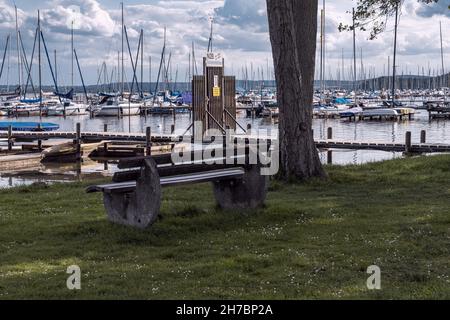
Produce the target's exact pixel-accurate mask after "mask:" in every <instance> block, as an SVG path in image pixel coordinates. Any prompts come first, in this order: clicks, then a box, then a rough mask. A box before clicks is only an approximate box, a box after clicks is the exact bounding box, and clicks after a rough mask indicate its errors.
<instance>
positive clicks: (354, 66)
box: [353, 8, 357, 104]
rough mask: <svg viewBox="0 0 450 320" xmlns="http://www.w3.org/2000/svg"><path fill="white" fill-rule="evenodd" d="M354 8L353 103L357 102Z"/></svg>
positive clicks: (354, 18) (354, 17)
mask: <svg viewBox="0 0 450 320" xmlns="http://www.w3.org/2000/svg"><path fill="white" fill-rule="evenodd" d="M355 20H356V16H355V8H353V91H354V92H355V104H357V96H356V26H355Z"/></svg>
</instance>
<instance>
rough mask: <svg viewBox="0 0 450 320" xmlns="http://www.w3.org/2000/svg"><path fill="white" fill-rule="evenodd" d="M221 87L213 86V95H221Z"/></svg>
mask: <svg viewBox="0 0 450 320" xmlns="http://www.w3.org/2000/svg"><path fill="white" fill-rule="evenodd" d="M220 95H221V94H220V87H214V88H213V97H220Z"/></svg>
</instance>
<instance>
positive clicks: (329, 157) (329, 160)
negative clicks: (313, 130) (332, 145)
mask: <svg viewBox="0 0 450 320" xmlns="http://www.w3.org/2000/svg"><path fill="white" fill-rule="evenodd" d="M327 139H328V140H332V139H333V128H332V127H328V132H327ZM327 163H328V164H333V151H331V150H328V152H327Z"/></svg>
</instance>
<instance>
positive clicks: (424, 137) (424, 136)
mask: <svg viewBox="0 0 450 320" xmlns="http://www.w3.org/2000/svg"><path fill="white" fill-rule="evenodd" d="M420 143H427V132H426V131H425V130H422V131H421V132H420Z"/></svg>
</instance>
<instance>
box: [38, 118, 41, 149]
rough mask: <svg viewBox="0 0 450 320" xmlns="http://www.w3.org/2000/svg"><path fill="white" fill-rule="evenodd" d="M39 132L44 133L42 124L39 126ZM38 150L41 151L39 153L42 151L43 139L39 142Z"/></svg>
mask: <svg viewBox="0 0 450 320" xmlns="http://www.w3.org/2000/svg"><path fill="white" fill-rule="evenodd" d="M38 131H39V132H41V131H42V127H41V124H40V123H39V124H38ZM38 150H39V151H42V140H41V139H39V140H38Z"/></svg>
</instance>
